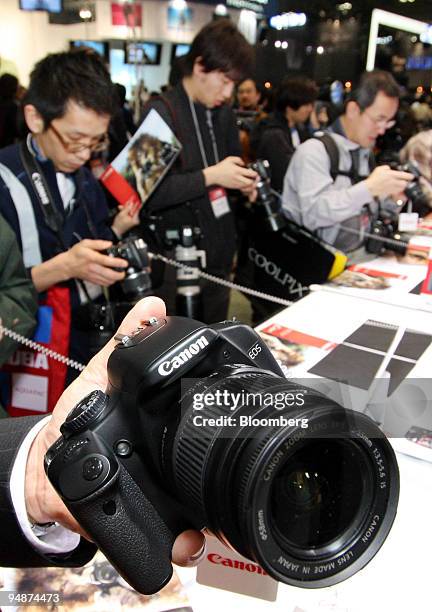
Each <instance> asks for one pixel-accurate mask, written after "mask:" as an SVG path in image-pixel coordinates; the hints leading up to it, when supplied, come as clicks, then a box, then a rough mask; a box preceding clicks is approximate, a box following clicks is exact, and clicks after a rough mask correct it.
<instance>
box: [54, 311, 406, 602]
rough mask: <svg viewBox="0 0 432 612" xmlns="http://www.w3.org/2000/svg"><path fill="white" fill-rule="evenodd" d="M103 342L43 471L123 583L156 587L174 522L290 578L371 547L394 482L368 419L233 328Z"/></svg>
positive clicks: (333, 569)
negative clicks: (102, 364)
mask: <svg viewBox="0 0 432 612" xmlns="http://www.w3.org/2000/svg"><path fill="white" fill-rule="evenodd" d="M117 340H118V341H119V342H118V344H117V346H116V348H115V350H114V351H113V353H112V354H111V356H110V358H109V362H108V379H109V384H108V387H107V389H106V392H105V393H103V392H102V391H99V390H96V391H94V392H93V393H91V394H90V395H88V396H87V397H86V398H85V399H83V400H82V401H81V402H80V403H79V404H78V405H77V406H76V407H75V408H74V409H73V410H72V412H71V413H70V414H69V415H68V417H67V419H66V421H65V422H64V424H63V425H62V427H61V433H62V436H61V437H60V438H59V439H58V440H57V442H55V443H54V444H53V446H52V447H51V448H50V449H49V450H48V452H47V454H46V458H45V470H46V473H47V475H48V478H49V480H50V481H51V483H52V484H53V486H54V487H55V489H56V490H57V491H58V493H59V494H60V495H61V497H62V499H63V500H64V502H65V504H66V506H67V507H68V509H69V510H70V511H71V513H72V514H73V515H74V516H75V517H76V519H77V521H78V522H79V523H80V524H81V525H82V526H83V528H84V529H85V530H86V531H87V533H88V534H89V535H90V537H91V538H92V539H93V540H94V542H95V543H96V544H97V545H98V546H99V547H100V549H101V550H102V552H103V553H104V554H105V555H106V557H107V558H108V559H109V561H110V562H111V563H112V564H113V565H114V567H115V568H116V569H117V570H118V571H119V573H120V574H121V575H122V576H123V577H124V579H125V580H126V581H127V582H128V583H129V584H130V585H131V586H132V587H133V588H135V589H136V590H137V591H140V592H142V593H146V594H151V593H155V592H156V591H158V590H159V589H161V588H162V587H163V586H164V585H166V584H167V582H168V581H169V580H170V578H171V575H172V567H171V548H172V545H173V542H174V540H175V538H176V536H177V535H178V534H179V533H181V532H182V531H183V530H185V529H187V528H195V529H202V528H203V527H207V528H208V529H209V530H211V531H212V532H213V533H214V534H215V535H216V536H217V537H218V538H219V539H220V540H221V541H222V542H224V543H225V544H226V545H228V546H231V547H232V548H233V549H235V550H237V551H238V552H239V553H241V554H242V555H244V556H246V557H248V558H249V559H251V560H253V561H255V562H257V563H259V564H260V565H261V566H262V567H263V568H264V569H265V570H266V571H267V572H268V573H269V574H270V576H272V577H273V578H275V579H276V580H280V581H282V582H285V583H287V584H291V585H297V586H302V587H321V586H328V585H331V584H334V583H337V582H339V581H341V580H344V579H345V578H348V577H349V576H351V575H352V574H354V573H355V572H356V571H358V570H359V569H360V568H362V567H363V566H364V565H365V564H366V563H367V562H368V561H369V560H370V559H371V558H372V557H373V556H374V555H375V553H376V552H377V551H378V549H379V548H380V546H381V545H382V543H383V542H384V540H385V538H386V536H387V534H388V532H389V530H390V527H391V525H392V523H393V519H394V517H395V514H396V506H397V498H398V491H399V481H398V471H397V464H396V460H395V456H394V453H393V451H392V449H391V446H390V445H389V443H388V442H387V440H386V439H385V437H384V436H383V434H382V433H381V431H380V430H379V428H378V427H377V426H376V425H375V424H374V423H373V422H372V421H371V420H370V419H369V418H367V417H366V416H364V415H361V414H358V413H353V412H351V411H349V410H344V409H343V408H342V407H341V406H339V405H338V404H336V403H335V402H333V401H331V400H328V399H327V398H325V397H324V396H323V395H321V394H320V393H318V392H315V391H313V390H311V389H304V388H303V387H299V386H298V385H296V384H294V383H292V382H290V381H288V380H286V379H285V378H284V377H283V375H282V372H281V370H280V367H279V365H278V364H277V363H276V361H275V360H274V358H273V357H272V355H271V353H270V351H269V349H268V348H267V347H266V345H265V344H264V343H263V341H262V340H261V339H260V337H259V336H258V335H257V334H256V333H255V332H254V331H253V330H252V329H250V328H249V327H247V326H245V325H242V324H240V323H237V322H223V323H218V324H215V325H204V324H202V323H199V322H198V321H195V320H192V319H188V318H181V317H163V318H160V319H150V321H148V322H147V323H146V324H145V325H144V326H143V327H141V328H138V329H137V330H136V332H135V333H134V334H132V335H130V336H118V337H117ZM185 377H188V378H187V379H185ZM182 379H183V384H181V381H182ZM191 379H193V380H191ZM197 398H199V399H200V402H197V401H196V399H197ZM217 398H219V400H220V401H217ZM233 398H235V401H234V399H233ZM203 400H204V401H203ZM222 400H223V401H222ZM281 402H282V404H281ZM305 423H307V426H305Z"/></svg>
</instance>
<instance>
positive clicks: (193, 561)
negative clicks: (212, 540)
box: [184, 539, 207, 567]
mask: <svg viewBox="0 0 432 612" xmlns="http://www.w3.org/2000/svg"><path fill="white" fill-rule="evenodd" d="M206 554H207V540H206V539H204V544H203V546H202V548H201V549H200V550H199V551H198V552H196V553H195V554H194V555H192V557H189V559H188V560H187V561H186V563H185V564H184V567H196V566H197V565H199V564H200V563H201V561H203V560H204V559H205V556H206Z"/></svg>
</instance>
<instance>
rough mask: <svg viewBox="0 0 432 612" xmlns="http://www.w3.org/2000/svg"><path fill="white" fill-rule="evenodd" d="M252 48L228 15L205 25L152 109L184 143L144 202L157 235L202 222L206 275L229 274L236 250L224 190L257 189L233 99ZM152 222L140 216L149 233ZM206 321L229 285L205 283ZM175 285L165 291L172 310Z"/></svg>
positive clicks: (223, 301)
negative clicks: (180, 72)
mask: <svg viewBox="0 0 432 612" xmlns="http://www.w3.org/2000/svg"><path fill="white" fill-rule="evenodd" d="M252 53H253V51H252V47H251V46H250V45H249V43H247V41H246V40H245V38H244V37H243V36H242V35H241V34H240V32H239V31H238V30H237V29H236V27H235V26H234V25H233V24H232V23H231V22H230V21H229V20H225V19H221V20H217V21H214V22H212V23H210V24H208V25H207V26H205V27H204V28H203V29H202V30H201V31H200V32H199V33H198V34H197V36H196V37H195V39H194V40H193V42H192V45H191V48H190V51H189V53H188V54H187V56H185V58H184V63H183V69H184V72H183V78H182V80H181V82H179V83H178V84H177V85H176V86H175V87H174V88H173V89H172V90H170V91H169V92H167V93H166V94H164V96H163V97H162V98H159V99H156V100H152V101H151V102H150V104H149V105H148V106H147V108H146V113H145V114H147V113H148V112H149V111H150V109H151V108H154V109H156V110H157V111H158V113H159V114H160V115H161V116H162V117H163V118H164V119H165V121H166V122H167V123H168V124H169V125H170V126H171V128H172V129H173V131H174V132H175V134H176V136H177V138H178V139H179V141H180V142H181V144H182V146H183V148H182V152H181V155H180V156H179V158H178V160H177V161H176V163H175V164H174V166H173V167H172V168H171V169H170V171H169V172H168V174H167V175H166V177H165V178H164V180H163V181H162V183H161V185H160V186H159V187H158V189H157V190H156V191H155V192H154V194H152V196H151V197H150V198H149V200H148V201H147V202H146V204H145V206H144V210H143V212H144V213H150V214H151V215H152V216H155V217H156V218H157V222H156V226H157V236H158V238H159V240H160V242H163V240H164V239H165V233H166V231H167V230H181V228H182V226H185V225H191V226H193V227H198V228H199V229H200V232H201V239H200V241H199V244H198V247H199V248H201V249H205V251H206V259H207V272H209V273H211V274H214V275H216V276H219V277H222V278H227V276H228V274H229V273H230V271H231V267H232V263H233V258H234V253H235V250H236V239H235V224H234V215H233V212H232V210H231V204H230V201H229V199H228V194H227V191H226V190H232V189H237V190H242V191H243V192H247V191H250V190H252V189H253V187H254V181H255V179H256V173H255V172H254V171H252V170H250V169H248V168H246V167H245V165H244V162H243V161H242V159H241V158H240V143H239V135H238V131H237V128H236V126H235V120H234V115H233V112H232V110H231V108H230V107H229V106H228V104H227V102H228V101H230V99H231V96H232V92H233V88H234V84H235V82H236V81H239V80H240V78H241V77H242V76H244V75H245V74H248V73H249V70H250V63H251V59H252ZM147 223H148V222H147V220H146V218H145V217H144V218H143V221H142V227H143V231H144V234H145V236H146V237H148V232H147V231H146V227H147ZM201 289H202V302H203V320H204V321H205V322H207V323H213V322H216V321H219V320H221V319H224V318H225V317H226V314H227V308H228V301H229V290H228V289H226V288H225V287H222V286H220V285H215V284H213V283H209V282H203V283H202V284H201ZM175 291H176V289H175V283H174V281H173V278H171V283H170V282H169V280H168V282H166V283H165V286H164V287H163V288H162V290H161V292H160V295H161V297H163V298H164V299H165V301H166V302H167V308H168V312H169V313H170V314H173V312H174V298H175Z"/></svg>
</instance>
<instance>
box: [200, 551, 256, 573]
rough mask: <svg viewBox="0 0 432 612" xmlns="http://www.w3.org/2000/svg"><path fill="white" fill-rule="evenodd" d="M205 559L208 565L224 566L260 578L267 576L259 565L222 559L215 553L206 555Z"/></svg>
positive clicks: (226, 558)
mask: <svg viewBox="0 0 432 612" xmlns="http://www.w3.org/2000/svg"><path fill="white" fill-rule="evenodd" d="M207 559H208V560H209V561H210V563H214V564H215V565H224V566H225V567H231V568H233V569H238V570H240V571H242V572H249V573H251V574H260V575H261V576H268V574H267V572H266V571H264V570H263V568H262V567H260V566H259V565H255V563H248V562H245V561H239V560H238V559H230V558H229V557H222V556H221V555H218V554H217V553H210V554H209V555H207Z"/></svg>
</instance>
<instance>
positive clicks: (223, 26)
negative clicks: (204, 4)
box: [183, 19, 254, 81]
mask: <svg viewBox="0 0 432 612" xmlns="http://www.w3.org/2000/svg"><path fill="white" fill-rule="evenodd" d="M183 57H184V62H183V69H184V73H183V74H184V76H190V75H191V74H192V71H193V67H194V64H195V61H196V60H197V59H198V58H200V60H201V64H202V66H203V67H204V70H205V71H206V72H211V71H212V70H220V71H221V72H223V73H225V74H226V75H227V76H228V77H229V78H231V79H232V80H233V81H240V80H241V79H242V78H244V77H245V76H246V75H247V74H250V73H251V72H252V65H253V58H254V50H253V47H252V45H250V44H249V43H248V42H247V40H246V39H245V37H244V36H243V34H241V33H240V32H239V31H238V29H237V28H236V26H235V25H234V24H233V23H232V22H231V21H230V20H229V19H217V20H216V21H211V22H210V23H208V24H207V25H206V26H204V27H203V28H202V29H201V30H200V31H199V32H198V34H197V35H196V36H195V38H194V39H193V41H192V44H191V47H190V49H189V52H188V53H187V55H185V56H183Z"/></svg>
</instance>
